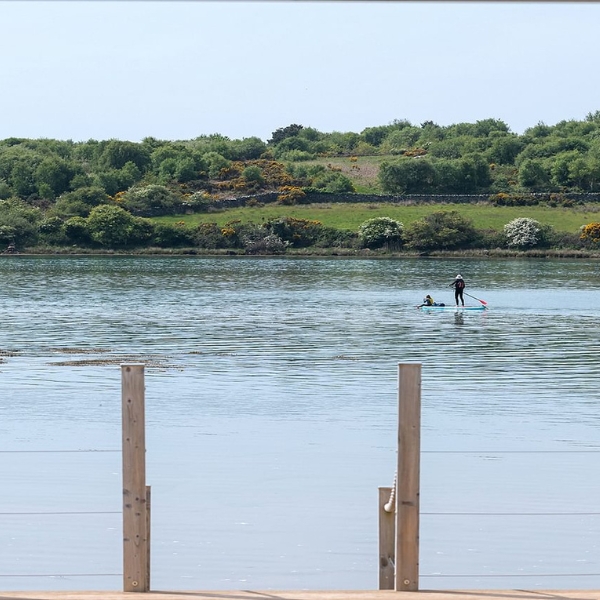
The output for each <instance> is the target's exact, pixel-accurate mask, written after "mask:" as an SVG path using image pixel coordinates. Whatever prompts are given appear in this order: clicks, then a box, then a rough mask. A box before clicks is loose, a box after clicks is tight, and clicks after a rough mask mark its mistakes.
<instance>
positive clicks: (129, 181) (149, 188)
mask: <svg viewBox="0 0 600 600" xmlns="http://www.w3.org/2000/svg"><path fill="white" fill-rule="evenodd" d="M339 156H347V157H350V158H351V159H352V160H353V158H352V157H361V156H362V157H366V156H373V157H380V158H378V160H379V161H381V164H380V166H379V174H378V187H379V190H381V191H383V192H384V193H386V194H389V195H409V194H413V195H414V194H431V195H436V194H441V195H447V194H484V195H486V194H489V195H490V196H494V197H495V198H496V200H497V201H500V202H504V201H505V199H506V198H508V200H506V201H507V202H512V201H513V199H514V198H522V197H523V195H524V194H530V193H532V192H543V193H547V194H567V193H577V192H579V193H595V192H600V111H596V112H595V113H593V114H592V113H590V114H588V115H587V117H586V118H585V119H584V120H582V121H576V120H569V121H561V122H560V123H557V124H556V125H553V126H550V125H545V124H543V123H539V124H538V125H535V126H534V127H531V128H529V129H527V130H526V131H525V132H524V133H523V134H522V135H518V134H516V133H512V132H511V131H510V129H509V127H508V125H507V124H506V123H504V122H503V121H501V120H497V119H484V120H481V121H476V122H475V123H458V124H454V125H449V126H440V125H437V124H436V123H433V122H432V121H426V122H424V123H422V124H420V125H413V124H411V123H410V122H408V121H404V120H398V121H394V122H392V123H390V124H388V125H382V126H377V127H368V128H366V129H364V130H363V131H362V132H360V133H353V132H346V133H341V132H332V133H323V132H320V131H318V130H316V129H314V128H311V127H304V126H302V125H298V124H292V125H289V126H287V127H282V128H280V129H277V130H276V131H274V132H273V133H272V136H271V138H270V139H269V140H267V141H266V142H265V141H263V140H261V139H259V138H258V137H250V138H244V139H241V140H232V139H229V138H227V137H225V136H222V135H219V134H215V135H209V136H200V137H197V138H195V139H193V140H184V141H168V140H158V139H155V138H150V137H149V138H145V139H144V140H143V141H141V142H139V143H135V142H129V141H121V140H115V139H111V140H103V141H98V140H88V141H86V142H73V141H60V140H52V139H20V138H9V139H5V140H2V141H0V243H3V242H10V241H16V242H18V241H19V240H20V239H21V238H23V231H24V230H28V229H32V228H34V229H36V230H40V227H42V224H43V223H51V224H52V226H51V229H55V228H56V227H58V225H59V224H61V227H63V226H64V225H66V224H67V223H68V222H69V220H70V219H73V218H79V219H87V218H88V217H89V216H90V213H91V212H92V210H93V209H94V208H95V207H98V206H102V205H112V206H113V207H115V206H116V207H120V208H122V209H124V210H125V211H127V212H128V213H130V214H131V215H132V216H135V217H152V216H157V215H165V214H183V213H186V212H193V211H202V210H206V209H207V207H209V206H212V205H213V204H214V202H215V201H218V200H219V199H222V198H225V197H228V198H232V197H236V196H248V195H252V194H264V193H265V192H273V193H276V194H278V197H279V199H280V201H281V202H282V203H287V204H291V203H294V202H297V201H301V199H302V198H303V197H306V194H307V193H308V194H309V196H311V197H312V196H314V194H315V193H316V192H327V193H332V194H337V195H338V196H339V195H346V194H347V195H348V196H349V197H351V195H352V194H353V193H354V192H355V187H354V184H353V182H352V180H351V178H350V177H349V176H348V175H347V174H344V173H342V172H340V170H339V169H336V168H335V167H332V166H331V165H328V163H327V159H328V158H330V157H339ZM309 161H310V162H309ZM315 161H317V162H315ZM361 191H363V192H364V190H361ZM71 224H72V223H71ZM48 227H50V225H48ZM63 228H64V227H63ZM43 229H44V228H43V227H42V229H41V230H42V231H43ZM24 237H25V238H26V237H27V235H25V236H24ZM68 237H69V236H67V238H68Z"/></svg>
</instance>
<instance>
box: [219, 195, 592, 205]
mask: <svg viewBox="0 0 600 600" xmlns="http://www.w3.org/2000/svg"><path fill="white" fill-rule="evenodd" d="M519 196H522V197H526V198H531V197H534V198H535V197H538V198H539V199H540V200H546V199H551V196H555V197H556V198H557V199H558V198H561V199H566V200H573V201H576V202H581V201H583V202H599V203H600V193H587V194H586V193H568V192H567V193H563V194H550V193H532V194H519ZM278 197H279V193H278V192H266V193H263V194H252V195H249V196H239V197H237V198H225V199H223V200H218V201H216V202H215V203H214V204H213V205H212V207H213V208H238V207H241V206H246V205H247V204H248V202H249V201H256V202H262V203H263V204H269V203H271V202H276V201H277V198H278ZM490 197H491V195H490V194H436V195H433V194H403V195H376V194H351V193H344V194H328V193H318V192H308V193H307V194H306V196H305V197H304V198H303V199H302V200H301V202H300V203H301V204H317V203H359V202H364V203H368V204H385V203H390V204H392V203H406V204H409V203H410V204H429V203H433V204H440V203H447V204H477V203H478V202H489V201H490Z"/></svg>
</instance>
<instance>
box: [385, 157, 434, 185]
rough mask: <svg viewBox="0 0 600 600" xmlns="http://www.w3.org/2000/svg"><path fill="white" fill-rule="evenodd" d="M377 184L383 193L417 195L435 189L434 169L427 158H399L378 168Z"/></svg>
mask: <svg viewBox="0 0 600 600" xmlns="http://www.w3.org/2000/svg"><path fill="white" fill-rule="evenodd" d="M378 178H379V182H380V184H381V187H382V189H383V191H384V192H389V193H392V194H419V193H424V192H431V191H432V190H433V189H434V188H435V183H436V173H435V169H434V167H433V165H432V163H431V161H429V160H428V159H427V158H401V159H399V160H397V161H396V162H393V163H390V162H383V163H381V167H380V168H379V174H378Z"/></svg>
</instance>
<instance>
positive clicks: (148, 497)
mask: <svg viewBox="0 0 600 600" xmlns="http://www.w3.org/2000/svg"><path fill="white" fill-rule="evenodd" d="M151 511H152V488H151V487H150V486H149V485H147V486H146V540H147V541H146V546H147V549H148V556H147V558H146V561H147V563H146V582H147V585H148V591H150V564H151V563H150V533H151V529H150V526H151V524H152V515H151Z"/></svg>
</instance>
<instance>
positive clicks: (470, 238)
mask: <svg viewBox="0 0 600 600" xmlns="http://www.w3.org/2000/svg"><path fill="white" fill-rule="evenodd" d="M406 239H407V245H408V246H409V247H410V248H414V249H415V250H420V251H432V250H453V249H455V248H464V247H466V246H469V245H470V244H472V243H473V242H474V241H475V240H476V239H477V232H476V230H475V227H474V226H473V224H472V222H471V221H470V220H469V219H466V218H465V217H463V216H462V215H460V214H459V213H458V212H457V211H454V210H451V211H436V212H433V213H431V214H429V215H427V216H426V217H423V218H422V219H419V220H418V221H414V222H413V223H412V224H411V225H410V226H409V227H407V229H406Z"/></svg>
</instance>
